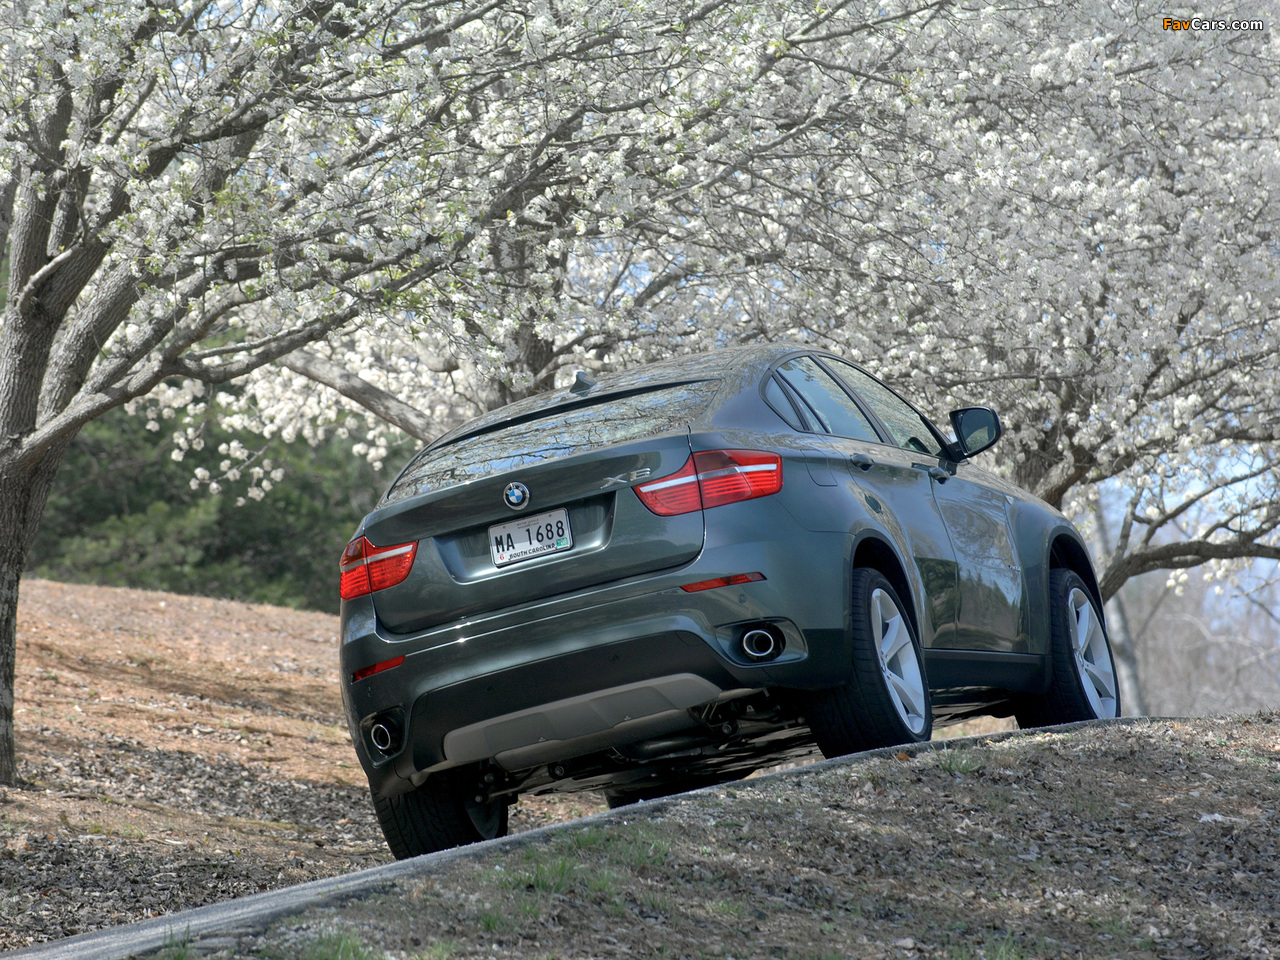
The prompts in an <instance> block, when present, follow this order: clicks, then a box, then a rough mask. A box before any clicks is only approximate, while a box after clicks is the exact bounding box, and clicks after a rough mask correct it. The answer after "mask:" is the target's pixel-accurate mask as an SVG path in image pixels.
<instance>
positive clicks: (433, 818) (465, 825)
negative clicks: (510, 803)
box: [373, 770, 507, 860]
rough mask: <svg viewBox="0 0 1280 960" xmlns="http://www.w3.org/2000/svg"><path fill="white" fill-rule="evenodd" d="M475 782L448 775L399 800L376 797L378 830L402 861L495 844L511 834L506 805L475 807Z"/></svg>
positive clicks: (458, 773)
mask: <svg viewBox="0 0 1280 960" xmlns="http://www.w3.org/2000/svg"><path fill="white" fill-rule="evenodd" d="M474 790H475V786H474V784H473V783H472V778H470V777H468V776H466V774H465V773H464V771H462V770H448V771H445V772H444V773H439V774H436V775H435V776H432V777H431V778H430V779H428V780H427V781H426V782H425V783H423V785H422V786H420V787H419V788H418V789H417V790H412V791H410V792H409V793H405V794H401V795H400V796H397V797H380V796H378V795H377V794H376V793H375V794H374V795H373V809H374V811H375V812H376V813H377V816H378V826H380V827H382V835H383V836H384V837H386V838H387V846H388V847H390V848H391V853H392V854H393V855H394V856H395V858H396V859H397V860H404V859H406V858H408V857H416V856H419V855H421V854H424V853H435V852H436V851H437V850H447V849H449V848H450V847H461V846H465V845H466V844H468V843H479V842H480V841H481V840H492V839H493V838H494V837H502V836H505V835H506V833H507V805H506V804H505V803H503V802H502V801H501V800H491V801H489V802H487V803H478V802H476V799H475V796H474V794H473V791H474Z"/></svg>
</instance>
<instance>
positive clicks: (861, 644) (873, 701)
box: [808, 568, 933, 757]
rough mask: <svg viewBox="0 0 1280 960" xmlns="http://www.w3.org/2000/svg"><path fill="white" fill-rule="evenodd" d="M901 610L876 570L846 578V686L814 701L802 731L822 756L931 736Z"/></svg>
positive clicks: (924, 688)
mask: <svg viewBox="0 0 1280 960" xmlns="http://www.w3.org/2000/svg"><path fill="white" fill-rule="evenodd" d="M906 610H907V608H906V606H905V605H904V604H903V603H902V601H901V600H900V599H898V594H897V592H896V591H895V590H894V589H893V585H892V584H890V583H889V580H888V578H887V577H885V576H884V574H882V573H880V571H878V570H873V569H870V568H860V569H858V570H855V571H854V572H853V622H852V625H851V626H852V634H853V679H852V680H850V681H849V682H848V683H845V684H843V685H842V686H839V687H836V688H835V689H833V690H826V691H823V692H821V693H819V694H817V695H816V696H814V697H813V699H812V700H811V702H810V705H809V707H808V718H809V729H810V730H812V731H813V736H814V739H815V740H817V743H818V748H819V749H820V750H821V751H822V754H823V756H825V757H839V756H843V755H844V754H846V753H856V752H857V751H859V750H873V749H875V748H877V747H891V746H895V745H897V744H900V743H920V742H922V741H924V740H928V739H929V737H930V736H932V735H933V715H932V709H931V705H930V700H929V683H928V680H927V678H926V676H925V671H924V658H923V657H922V656H921V655H920V640H919V638H918V637H917V636H916V632H915V628H914V627H913V626H912V624H911V618H910V617H909V616H908V615H907V612H906ZM882 645H883V646H885V648H886V650H887V651H888V656H887V657H884V658H882V657H881V647H882Z"/></svg>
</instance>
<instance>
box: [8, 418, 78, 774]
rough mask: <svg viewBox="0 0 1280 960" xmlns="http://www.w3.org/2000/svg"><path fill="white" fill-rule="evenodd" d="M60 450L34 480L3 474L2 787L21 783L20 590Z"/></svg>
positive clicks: (61, 446) (62, 449)
mask: <svg viewBox="0 0 1280 960" xmlns="http://www.w3.org/2000/svg"><path fill="white" fill-rule="evenodd" d="M69 443H70V441H67V443H63V444H59V445H58V448H57V449H56V450H55V451H52V452H51V453H50V454H49V456H47V457H46V458H45V459H44V461H42V462H41V464H40V465H39V466H38V467H37V468H36V470H35V471H34V472H32V473H30V474H25V475H22V474H20V475H18V476H13V475H5V474H4V473H3V472H0V786H12V785H13V784H16V783H17V781H18V763H17V751H16V749H15V747H16V744H15V738H14V732H15V731H14V725H13V707H14V681H15V679H16V677H17V671H16V666H17V653H18V587H19V584H20V582H21V580H22V570H23V567H24V566H25V564H26V561H27V553H28V551H29V550H30V548H31V544H32V542H33V541H34V540H35V535H36V530H37V528H38V527H39V526H40V515H41V513H42V512H43V511H44V505H45V503H46V502H47V501H48V499H49V491H50V490H51V489H52V487H53V478H54V476H55V474H56V473H57V471H58V465H59V464H60V463H61V462H62V458H63V455H64V454H65V453H66V449H67V446H68V445H69Z"/></svg>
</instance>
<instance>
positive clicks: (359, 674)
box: [351, 656, 404, 683]
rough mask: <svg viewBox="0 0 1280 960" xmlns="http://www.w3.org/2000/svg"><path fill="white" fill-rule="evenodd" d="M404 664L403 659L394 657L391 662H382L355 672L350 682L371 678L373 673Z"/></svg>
mask: <svg viewBox="0 0 1280 960" xmlns="http://www.w3.org/2000/svg"><path fill="white" fill-rule="evenodd" d="M402 663H404V657H403V656H400V657H395V658H393V659H391V660H383V661H382V662H381V663H375V664H374V665H373V666H372V667H365V668H364V669H363V670H357V671H356V672H355V673H353V674H352V675H351V682H352V683H355V682H356V681H357V680H363V679H364V678H365V677H372V676H373V675H374V674H375V673H381V672H382V671H383V670H390V669H391V668H392V667H398V666H400V664H402Z"/></svg>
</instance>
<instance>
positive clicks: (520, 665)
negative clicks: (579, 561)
mask: <svg viewBox="0 0 1280 960" xmlns="http://www.w3.org/2000/svg"><path fill="white" fill-rule="evenodd" d="M726 512H727V511H726ZM849 550H850V538H849V537H848V536H847V535H844V534H837V533H807V534H806V535H805V536H803V537H792V538H790V539H789V541H787V542H785V543H784V542H780V541H754V542H742V541H737V542H722V543H720V544H719V545H717V544H715V543H714V542H709V543H708V544H707V545H706V546H705V547H704V549H703V552H702V553H701V554H700V555H699V557H698V558H697V559H696V560H695V561H693V562H692V563H690V564H687V565H685V566H684V567H681V568H679V569H676V570H670V571H665V572H663V573H660V574H658V575H648V576H645V577H642V578H635V579H633V580H631V581H628V582H620V583H615V584H611V585H609V586H607V587H603V588H602V587H595V588H590V589H587V590H582V591H578V592H576V593H572V594H566V595H562V596H558V597H553V598H550V599H547V600H542V601H536V602H532V603H528V604H523V605H521V606H519V607H517V608H513V609H508V610H504V611H502V612H500V613H497V614H494V615H491V616H488V617H485V618H476V619H473V620H468V621H461V622H455V623H451V624H448V625H445V626H442V627H438V628H433V629H432V630H430V631H426V632H424V633H421V634H418V635H414V636H396V635H391V634H388V633H387V632H386V631H385V630H384V629H382V628H381V627H380V625H379V624H378V622H377V620H376V617H375V616H374V613H373V606H372V603H370V602H369V598H367V597H364V598H360V599H359V600H356V601H351V602H348V603H345V604H344V605H343V616H342V628H343V643H342V650H341V663H342V688H343V699H344V703H345V706H346V710H347V716H348V721H349V724H350V727H351V733H352V738H353V740H354V741H355V744H356V749H357V753H358V754H359V756H360V760H361V763H362V765H363V766H364V768H365V772H366V773H367V774H368V776H369V780H370V784H371V786H372V787H373V789H374V790H375V791H377V792H378V793H380V794H382V795H384V796H390V795H394V794H397V793H400V792H403V791H405V790H408V789H410V788H411V787H412V786H413V784H414V783H415V782H420V781H421V778H422V776H423V775H424V774H426V773H429V772H431V771H433V770H437V769H443V768H446V767H449V766H455V765H458V764H462V763H468V762H473V761H475V760H480V759H488V758H496V760H497V761H498V762H499V763H500V764H501V765H503V766H505V767H507V768H508V769H511V770H515V769H521V768H524V767H528V766H533V765H536V764H540V763H550V762H554V761H559V760H567V759H570V758H571V757H574V756H581V755H584V754H587V753H591V752H594V751H597V750H601V749H605V748H607V747H610V746H617V745H621V744H625V743H632V742H638V741H641V740H645V739H650V738H652V737H657V736H662V735H664V734H667V733H672V732H675V731H677V730H680V729H683V728H686V727H688V726H690V725H692V724H694V722H695V721H694V720H693V719H692V718H691V716H690V714H689V713H688V708H690V707H694V706H697V705H699V704H701V703H707V702H710V701H713V700H716V699H717V698H721V697H724V696H726V695H729V696H733V695H739V694H740V693H741V691H743V690H757V689H763V688H769V687H787V688H802V689H804V688H808V689H818V688H823V687H830V686H833V685H836V684H838V683H841V682H843V681H844V680H846V679H847V673H848V669H849V664H850V662H851V660H850V657H849V656H848V650H847V646H848V639H847V633H846V623H847V593H848V590H847V584H848V577H849V564H850V554H849ZM756 571H758V572H760V573H763V574H764V575H765V579H764V580H762V581H758V582H753V583H746V584H741V585H736V586H727V587H720V588H715V589H710V590H704V591H699V592H695V593H686V592H684V591H683V590H681V589H680V585H681V584H689V583H693V582H698V581H702V580H707V579H711V578H714V577H721V576H728V575H731V574H735V573H744V572H756ZM761 621H766V622H769V623H772V624H774V625H775V626H776V627H777V628H778V629H779V630H780V631H781V632H782V635H783V636H784V638H785V649H784V651H783V653H782V655H781V656H780V657H779V658H778V659H776V660H773V661H770V662H768V663H752V662H751V661H750V659H749V658H748V657H746V655H745V654H743V653H742V652H741V651H740V650H739V649H738V648H737V644H738V641H739V639H740V637H741V634H742V631H743V628H744V627H745V626H746V625H747V624H752V623H759V622H761ZM401 655H403V656H404V657H405V659H404V662H403V663H402V664H401V665H400V666H397V667H395V668H393V669H388V670H385V671H383V672H379V673H376V674H374V675H372V676H369V677H366V678H364V679H362V680H359V681H353V680H352V675H353V673H354V672H355V671H357V670H361V669H364V668H367V667H369V666H371V665H373V664H377V663H381V662H384V661H386V660H390V659H392V658H396V657H399V656H401ZM383 718H389V719H390V722H391V723H392V724H393V725H395V726H396V727H397V728H398V729H397V730H396V733H397V736H396V744H395V747H394V748H393V749H392V750H390V751H388V752H387V753H386V754H384V753H382V752H381V751H379V750H378V749H377V748H376V747H374V746H373V745H372V742H371V739H370V733H369V731H370V728H371V726H372V724H373V723H374V722H379V721H380V720H381V719H383Z"/></svg>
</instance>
